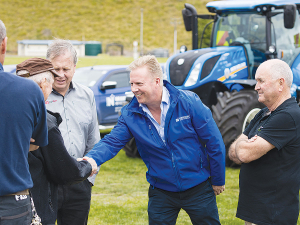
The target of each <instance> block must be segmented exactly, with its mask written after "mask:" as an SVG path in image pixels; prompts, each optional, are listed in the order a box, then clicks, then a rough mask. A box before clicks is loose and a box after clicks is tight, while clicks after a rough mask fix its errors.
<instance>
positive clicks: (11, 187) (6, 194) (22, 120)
mask: <svg viewBox="0 0 300 225" xmlns="http://www.w3.org/2000/svg"><path fill="white" fill-rule="evenodd" d="M0 42H1V46H0V63H1V65H0V96H1V98H0V155H1V158H0V177H1V185H0V223H1V224H2V223H3V224H4V223H5V224H12V225H29V224H30V223H31V219H32V212H31V203H30V197H29V191H28V189H29V188H31V187H32V186H33V183H32V180H31V176H30V172H29V168H28V161H27V158H28V150H29V149H30V139H31V138H33V139H34V140H35V143H34V144H35V145H38V146H46V145H47V144H48V133H47V122H46V108H45V103H44V96H43V93H42V91H41V90H40V88H39V87H38V85H37V84H35V83H34V82H33V81H30V80H26V79H24V78H20V77H17V76H16V75H14V74H10V73H6V72H4V71H3V63H4V59H5V53H6V47H7V37H6V28H5V25H4V24H3V22H2V21H1V20H0ZM31 146H32V145H31ZM32 149H35V148H32Z"/></svg>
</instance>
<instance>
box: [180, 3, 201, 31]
mask: <svg viewBox="0 0 300 225" xmlns="http://www.w3.org/2000/svg"><path fill="white" fill-rule="evenodd" d="M184 6H185V8H184V9H183V10H182V17H183V22H184V26H185V29H186V31H191V30H192V29H193V24H192V23H193V22H192V17H193V16H197V11H196V9H195V7H194V6H192V5H191V4H188V3H185V4H184Z"/></svg>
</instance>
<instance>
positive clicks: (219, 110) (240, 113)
mask: <svg viewBox="0 0 300 225" xmlns="http://www.w3.org/2000/svg"><path fill="white" fill-rule="evenodd" d="M257 99H258V95H257V92H256V91H255V90H241V91H239V92H237V91H234V92H227V91H226V92H224V93H223V92H220V93H218V103H217V104H216V105H213V106H212V113H213V118H214V120H215V122H216V124H217V126H218V127H219V130H220V132H221V134H222V137H223V141H224V144H225V147H226V166H229V167H234V166H236V164H235V163H234V162H232V161H231V160H230V159H229V157H228V150H229V147H230V145H231V144H232V142H233V141H234V140H235V139H236V138H237V137H238V136H239V135H240V134H241V133H242V132H243V131H244V129H245V128H246V127H247V126H248V124H249V123H250V121H251V120H252V119H253V118H254V116H255V115H256V113H258V111H259V110H260V109H261V108H263V107H264V105H263V104H262V103H260V102H258V100H257Z"/></svg>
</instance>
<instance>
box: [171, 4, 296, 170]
mask: <svg viewBox="0 0 300 225" xmlns="http://www.w3.org/2000/svg"><path fill="white" fill-rule="evenodd" d="M206 8H207V9H208V11H209V12H210V13H213V14H209V15H198V14H197V11H196V9H195V8H194V7H193V6H192V5H190V4H185V8H184V9H183V10H182V15H183V20H184V25H185V28H186V30H187V31H192V46H193V50H190V51H186V52H183V53H179V54H177V55H173V56H172V57H170V58H169V59H168V61H167V63H166V77H167V80H169V81H170V82H171V83H172V84H173V85H175V86H176V87H177V88H179V89H182V90H191V91H193V92H195V93H197V94H198V95H199V97H200V98H201V100H202V101H203V103H204V104H206V105H207V106H208V107H209V108H210V109H211V110H212V113H213V118H214V119H215V121H216V123H217V125H218V127H219V129H220V132H221V134H222V136H223V140H224V143H225V146H226V149H227V150H228V148H229V146H230V145H231V143H232V142H233V141H234V140H235V139H236V138H237V137H238V135H240V134H241V133H242V131H243V130H244V128H245V127H246V126H247V123H249V121H250V120H251V119H252V118H253V117H254V115H255V114H256V113H257V112H258V110H260V108H262V107H264V106H263V105H262V104H261V103H259V102H258V100H257V99H258V96H257V93H256V91H255V90H254V86H255V84H256V81H255V80H254V76H255V71H256V69H257V67H258V66H259V65H260V64H261V63H262V62H264V61H265V60H268V59H273V58H279V59H281V60H283V61H285V62H287V63H288V64H289V65H290V66H291V69H292V71H293V75H294V80H293V85H292V88H291V94H292V96H294V97H296V98H297V101H299V85H300V56H299V53H300V45H299V37H300V21H299V11H300V1H299V0H285V1H282V0H260V1H255V0H254V1H246V0H245V1H213V2H210V3H207V5H206ZM205 19H210V20H211V21H210V22H209V23H208V24H206V25H205V27H204V29H203V32H202V34H201V35H199V38H198V22H199V24H200V23H203V21H204V20H205ZM209 30H210V31H211V32H209V33H210V34H209V35H208V36H210V39H209V41H208V45H209V47H208V48H202V45H203V44H204V43H205V40H203V36H205V34H206V32H207V31H209ZM206 35H207V34H206ZM181 49H184V48H181ZM226 164H227V166H232V165H233V164H232V162H231V161H230V160H229V158H228V156H227V158H226Z"/></svg>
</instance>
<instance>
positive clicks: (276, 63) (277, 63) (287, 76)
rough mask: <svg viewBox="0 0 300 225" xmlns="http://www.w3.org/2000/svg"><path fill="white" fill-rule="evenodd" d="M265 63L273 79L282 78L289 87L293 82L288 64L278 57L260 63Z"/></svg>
mask: <svg viewBox="0 0 300 225" xmlns="http://www.w3.org/2000/svg"><path fill="white" fill-rule="evenodd" d="M263 64H266V65H267V70H268V71H269V74H270V75H271V77H272V78H273V79H280V78H283V79H284V80H285V82H286V85H287V86H288V87H289V88H291V86H292V83H293V72H292V70H291V68H290V66H289V65H288V64H287V63H286V62H284V61H282V60H280V59H270V60H267V61H265V62H264V63H262V64H261V65H263Z"/></svg>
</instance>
